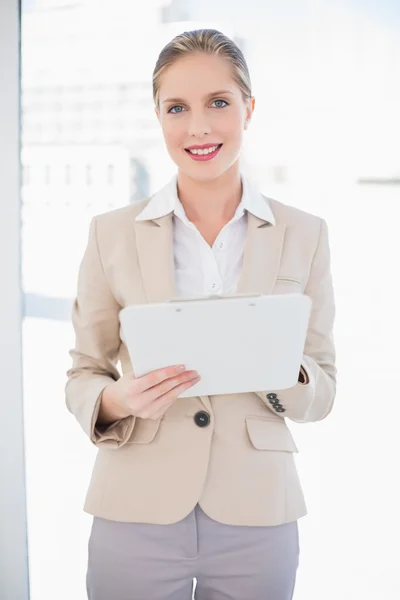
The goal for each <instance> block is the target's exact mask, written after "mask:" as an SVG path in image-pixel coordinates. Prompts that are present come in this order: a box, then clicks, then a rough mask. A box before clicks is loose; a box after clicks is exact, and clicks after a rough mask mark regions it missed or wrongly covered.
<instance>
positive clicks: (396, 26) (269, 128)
mask: <svg viewBox="0 0 400 600" xmlns="http://www.w3.org/2000/svg"><path fill="white" fill-rule="evenodd" d="M200 27H213V28H217V29H220V30H222V31H223V32H224V33H226V34H227V35H229V36H230V37H232V38H233V39H234V40H235V41H236V42H237V44H238V45H239V46H240V47H241V48H242V50H243V52H244V54H245V56H246V58H247V60H248V64H249V67H250V71H251V75H252V81H253V93H254V95H255V97H256V111H255V113H254V118H253V121H252V125H251V128H250V130H249V132H248V135H247V139H246V145H245V149H244V152H243V157H242V162H243V170H244V171H245V172H247V174H248V175H249V176H251V177H252V178H253V179H255V180H256V181H257V182H258V184H259V186H260V188H261V190H262V191H263V192H264V193H265V194H266V195H268V196H271V197H273V198H276V199H277V200H280V201H281V202H286V203H289V204H292V205H293V206H297V207H298V208H301V209H303V210H306V211H309V212H313V213H315V214H317V215H319V216H322V217H323V218H325V219H326V220H327V222H328V226H329V232H330V241H331V251H332V271H333V277H334V284H335V294H336V304H337V317H336V324H335V338H336V346H337V356H338V394H337V400H336V405H335V408H334V411H333V413H332V414H331V415H330V416H329V418H328V419H327V420H326V421H323V422H321V423H317V424H308V425H300V424H295V423H289V426H290V428H291V430H292V432H293V434H294V436H295V439H296V441H297V443H298V446H299V449H300V453H299V455H297V457H296V460H297V465H298V469H299V472H300V477H301V479H302V482H303V487H304V492H305V495H306V500H307V504H308V509H309V515H308V516H307V517H306V518H305V519H302V520H301V521H300V522H299V524H300V535H301V557H300V567H299V571H298V578H297V588H296V593H295V600H306V599H307V600H309V599H311V598H318V599H321V600H322V599H323V600H337V598H340V599H341V600H354V598H363V600H395V599H396V598H400V582H399V578H398V574H397V573H398V563H399V552H398V544H399V543H398V540H399V536H400V519H399V514H398V507H399V506H400V492H399V490H398V486H397V482H396V474H397V473H398V456H399V452H398V447H397V440H398V423H399V415H400V411H399V408H398V402H399V398H398V393H397V381H398V372H399V351H398V340H399V336H400V319H399V316H398V307H399V301H400V297H399V284H398V272H399V269H398V257H399V256H400V241H399V234H398V221H399V217H400V208H399V206H400V109H399V107H400V4H399V2H396V0H393V1H389V0H381V1H380V2H378V1H375V2H373V1H368V0H364V1H362V2H361V1H357V0H336V1H335V2H333V1H332V2H327V1H323V0H297V1H295V0H282V1H281V2H280V3H277V2H272V1H270V0H265V1H264V2H260V1H259V0H247V1H246V2H244V1H243V0H219V2H215V1H210V0H202V2H198V1H196V0H170V1H167V0H146V2H137V1H134V0H96V1H95V0H23V2H22V15H21V28H22V30H21V31H22V33H21V52H22V59H21V60H22V65H21V86H22V100H21V103H22V106H21V125H22V147H21V160H22V182H21V183H22V209H21V210H22V213H21V219H22V286H23V293H24V321H23V340H22V341H23V372H24V380H23V385H24V418H25V455H26V485H27V509H28V545H29V567H30V580H31V581H30V586H31V599H32V600H54V598H55V597H57V600H70V599H71V598H73V599H74V600H84V598H86V592H85V573H86V560H87V539H88V536H89V530H90V525H91V517H90V516H89V515H87V514H85V513H83V512H82V505H83V500H84V495H85V493H86V488H87V485H88V482H89V478H90V473H91V468H92V465H93V460H94V456H95V452H96V449H95V448H94V447H93V446H92V445H91V444H89V443H88V440H87V439H86V437H85V435H84V434H83V432H82V431H81V430H80V428H79V426H78V425H77V423H76V421H75V419H74V418H73V417H72V416H71V415H69V413H68V412H67V409H66V406H65V403H64V385H65V381H66V375H65V373H66V370H67V369H68V368H69V367H70V358H69V355H68V351H69V349H70V348H71V347H72V346H73V344H74V336H73V331H72V326H71V324H70V320H69V319H70V309H71V303H72V299H73V297H74V294H75V291H76V281H77V271H78V267H79V263H80V260H81V258H82V254H83V251H84V247H85V245H86V241H87V235H88V225H89V221H90V219H91V217H92V216H93V215H94V214H98V213H101V212H105V211H108V210H111V209H114V208H117V207H120V206H124V205H126V204H129V203H132V202H137V201H139V200H141V199H144V198H145V197H147V196H148V195H149V194H151V193H153V192H154V191H155V190H157V189H158V188H159V187H160V186H162V185H163V184H164V183H165V182H166V181H167V180H168V179H169V177H170V176H171V175H172V174H173V172H174V165H173V164H172V163H171V161H170V159H169V158H168V155H167V152H166V150H165V147H164V144H163V140H162V137H161V131H160V129H159V126H158V122H157V119H156V117H155V114H154V108H153V102H152V92H151V74H152V70H153V67H154V64H155V61H156V59H157V56H158V53H159V52H160V50H161V49H162V47H163V46H164V45H165V44H166V43H167V42H168V41H169V40H170V39H171V38H172V37H173V36H174V35H176V34H178V33H180V32H182V31H184V30H188V29H195V28H200ZM55 591H56V594H55ZM5 600H8V599H5Z"/></svg>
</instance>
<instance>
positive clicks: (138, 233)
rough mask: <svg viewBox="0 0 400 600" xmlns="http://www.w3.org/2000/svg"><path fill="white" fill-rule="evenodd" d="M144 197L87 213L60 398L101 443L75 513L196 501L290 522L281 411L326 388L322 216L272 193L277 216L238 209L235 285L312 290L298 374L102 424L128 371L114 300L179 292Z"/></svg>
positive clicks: (320, 408)
mask: <svg viewBox="0 0 400 600" xmlns="http://www.w3.org/2000/svg"><path fill="white" fill-rule="evenodd" d="M147 202H148V200H146V201H144V202H141V203H138V204H135V205H130V206H127V207H124V208H122V209H118V210H114V211H111V212H109V213H106V214H102V215H99V216H97V217H95V218H94V219H93V220H92V222H91V226H90V232H89V240H88V244H87V248H86V251H85V254H84V257H83V260H82V263H81V267H80V271H79V277H78V292H77V297H76V300H75V303H74V307H73V313H72V320H73V325H74V329H75V333H76V344H75V348H74V349H73V350H71V352H70V354H71V357H72V359H73V365H72V368H71V369H70V370H69V371H68V373H67V375H68V381H67V384H66V403H67V407H68V409H69V411H70V412H71V413H73V414H74V415H75V417H76V418H77V420H78V422H79V423H80V425H81V427H82V428H83V430H84V431H85V432H86V434H87V435H88V436H89V438H90V440H91V441H92V442H93V444H95V445H96V446H97V447H98V453H97V457H96V461H95V465H94V469H93V473H92V477H91V481H90V485H89V489H88V492H87V496H86V501H85V504H84V511H86V512H88V513H89V514H91V515H96V516H99V517H103V518H105V519H111V520H118V521H128V522H148V523H160V524H168V523H173V522H176V521H178V520H180V519H182V518H183V517H185V516H186V515H187V514H188V513H189V512H190V511H191V510H192V509H193V507H194V506H195V505H196V503H197V502H198V503H199V504H200V505H201V507H202V508H203V510H204V511H205V512H206V513H207V514H208V515H209V516H210V517H212V518H213V519H215V520H217V521H220V522H222V523H227V524H233V525H279V524H281V523H286V522H289V521H293V520H296V519H298V518H300V517H302V516H304V515H305V514H307V509H306V504H305V500H304V495H303V491H302V488H301V484H300V481H299V478H298V474H297V470H296V465H295V460H294V454H295V453H296V452H298V449H297V447H296V443H295V441H294V439H293V437H292V434H291V431H290V430H289V428H288V425H287V422H288V421H290V420H292V421H296V422H297V423H307V422H309V421H319V420H322V419H324V418H325V417H326V416H327V415H328V414H329V412H330V411H331V409H332V405H333V402H334V397H335V386H336V368H335V350H334V342H333V337H332V327H333V321H334V313H335V308H334V296H333V289H332V280H331V272H330V249H329V241H328V232H327V226H326V222H325V221H324V220H323V219H320V218H318V217H316V216H314V215H311V214H308V213H306V212H303V211H300V210H298V209H295V208H293V207H290V206H287V205H285V204H282V203H280V202H277V201H275V200H269V202H270V206H271V209H272V211H273V213H274V216H275V219H276V224H275V225H274V226H273V225H270V224H268V223H266V222H265V221H263V220H261V219H259V218H257V217H255V216H254V215H252V214H251V213H249V214H248V232H247V239H246V246H245V255H244V262H243V268H242V274H241V279H240V283H239V287H238V290H237V291H238V292H239V293H240V292H241V293H243V292H258V293H264V294H282V293H284V294H290V293H294V292H304V293H305V294H307V295H309V296H310V297H311V298H312V301H313V309H312V315H311V320H310V325H309V330H308V335H307V341H306V346H305V352H304V357H303V362H302V367H303V369H304V370H305V371H306V373H307V375H308V378H309V383H307V384H302V383H298V384H297V385H296V386H294V387H293V388H290V389H287V390H255V391H254V392H249V393H246V394H231V395H218V396H209V397H208V396H202V397H191V398H183V399H178V400H177V401H176V402H175V403H174V404H173V405H172V406H171V407H170V408H169V409H168V411H167V412H166V413H165V414H164V415H163V417H161V418H160V419H158V420H156V421H154V420H151V419H141V418H135V417H133V416H130V417H127V418H125V419H122V420H119V421H117V422H116V423H113V424H111V425H110V426H109V427H108V428H107V429H105V430H104V429H103V430H100V429H98V428H97V427H96V419H97V414H98V410H99V403H100V395H101V392H102V390H103V389H104V387H105V386H106V385H107V384H109V383H110V382H111V381H112V380H115V379H117V378H118V377H120V372H121V371H122V373H127V372H131V371H132V365H131V362H130V359H129V355H128V352H127V348H126V346H125V344H124V341H123V340H122V339H121V334H120V326H119V318H118V314H119V311H120V310H121V308H123V307H124V306H127V305H129V304H137V303H145V302H160V301H165V300H167V299H169V298H171V297H173V296H174V295H176V294H175V290H174V274H173V247H172V215H167V216H164V217H161V218H159V219H155V220H154V221H135V217H136V215H138V214H139V212H140V211H141V210H143V208H144V206H145V204H146V203H147ZM255 257H257V260H255ZM260 257H261V259H260ZM210 343H211V342H210ZM119 362H120V364H119ZM266 366H267V365H266ZM199 411H206V412H207V413H208V415H209V417H210V423H209V425H208V426H206V427H200V426H198V425H197V424H196V420H195V415H196V414H197V413H198V412H199Z"/></svg>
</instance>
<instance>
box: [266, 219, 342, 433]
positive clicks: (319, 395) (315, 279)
mask: <svg viewBox="0 0 400 600" xmlns="http://www.w3.org/2000/svg"><path fill="white" fill-rule="evenodd" d="M304 293H305V294H306V295H307V296H310V298H311V299H312V311H311V316H310V321H309V326H308V331H307V338H306V343H305V348H304V354H303V360H302V364H301V370H302V371H303V374H304V372H305V375H306V378H305V379H306V381H307V380H308V383H300V382H299V383H297V384H296V385H295V386H294V387H292V388H289V389H286V390H268V391H266V392H262V393H261V392H257V395H258V396H259V397H260V398H261V399H262V400H263V402H265V404H266V406H267V407H268V408H269V409H270V410H271V411H272V412H274V413H275V414H276V415H278V416H281V417H282V418H284V417H287V418H289V419H291V420H292V421H296V422H298V423H307V422H310V421H321V420H322V419H324V418H325V417H326V416H327V415H328V414H329V413H330V412H331V410H332V407H333V403H334V399H335V395H336V373H337V369H336V366H335V358H336V356H335V346H334V339H333V325H334V318H335V300H334V292H333V285H332V275H331V259H330V246H329V236H328V228H327V224H326V222H325V220H324V219H321V221H320V234H319V240H318V244H317V248H316V251H315V255H314V258H313V262H312V266H311V270H310V274H309V279H308V282H307V285H306V287H305V290H304Z"/></svg>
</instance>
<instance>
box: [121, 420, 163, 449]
mask: <svg viewBox="0 0 400 600" xmlns="http://www.w3.org/2000/svg"><path fill="white" fill-rule="evenodd" d="M161 420H162V417H160V418H159V419H157V420H154V419H141V418H140V417H137V418H136V421H135V426H134V428H133V431H132V435H131V437H130V438H129V440H128V441H127V444H149V443H150V442H152V441H153V440H154V438H155V437H156V434H157V431H158V430H159V428H160V423H161Z"/></svg>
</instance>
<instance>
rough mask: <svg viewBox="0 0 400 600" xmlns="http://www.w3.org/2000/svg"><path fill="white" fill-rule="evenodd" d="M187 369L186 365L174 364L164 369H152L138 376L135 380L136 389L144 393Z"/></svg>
mask: <svg viewBox="0 0 400 600" xmlns="http://www.w3.org/2000/svg"><path fill="white" fill-rule="evenodd" d="M185 370H186V368H185V365H174V366H172V367H164V368H163V369H156V370H155V371H151V372H150V373H147V374H146V375H143V376H142V377H138V378H137V379H136V381H135V387H136V391H137V392H138V393H142V392H144V391H146V390H148V389H150V388H152V387H154V386H156V385H158V384H159V383H161V382H163V381H165V380H166V379H169V378H171V377H176V376H177V375H180V374H181V373H184V372H185Z"/></svg>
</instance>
